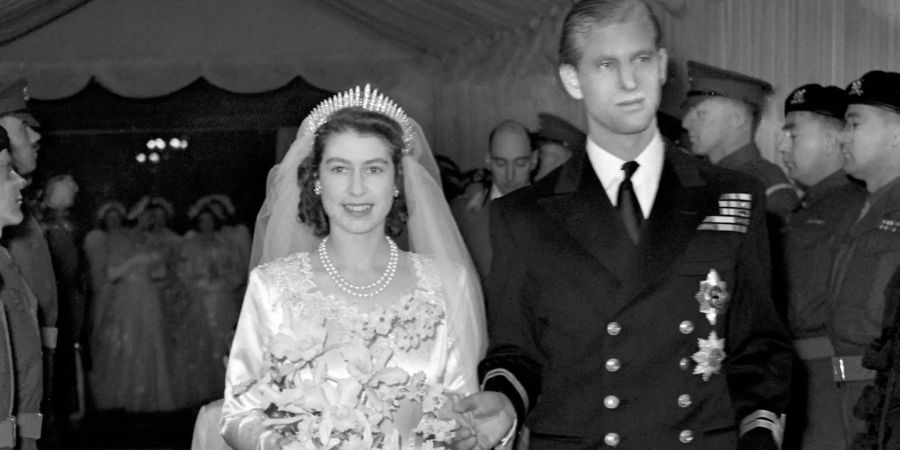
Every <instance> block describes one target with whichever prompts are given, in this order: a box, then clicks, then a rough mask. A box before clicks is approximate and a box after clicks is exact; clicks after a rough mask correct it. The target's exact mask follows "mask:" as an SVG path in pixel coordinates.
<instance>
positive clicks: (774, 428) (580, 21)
mask: <svg viewBox="0 0 900 450" xmlns="http://www.w3.org/2000/svg"><path fill="white" fill-rule="evenodd" d="M659 43H660V30H659V26H658V23H657V21H656V20H655V18H654V16H653V13H652V11H651V10H650V8H649V7H648V6H647V4H645V3H644V2H642V1H639V0H582V1H580V2H578V3H576V4H575V5H574V6H573V7H572V10H571V11H570V12H569V13H568V15H567V16H566V18H565V21H564V25H563V36H562V43H561V45H560V53H561V54H560V57H561V58H560V59H561V62H560V66H559V74H560V78H561V80H562V83H563V86H564V87H565V89H566V91H567V92H568V93H569V95H570V96H572V97H573V98H575V99H577V100H580V101H581V102H582V105H583V106H584V111H585V114H586V115H587V119H588V120H587V122H588V140H587V157H583V158H573V159H572V160H570V161H569V162H567V163H566V164H564V165H563V166H562V167H561V168H560V170H559V171H556V172H554V173H553V174H551V175H549V176H547V177H546V178H544V179H542V180H540V181H538V182H537V183H535V184H534V185H532V186H530V187H526V188H524V189H521V190H519V191H516V192H514V193H512V194H510V195H508V196H506V197H504V198H502V199H500V200H499V201H497V202H496V203H495V204H494V206H493V208H492V214H491V227H492V234H491V238H492V239H493V244H494V251H495V254H494V261H493V264H492V266H491V280H490V282H489V291H488V302H487V311H488V324H489V333H490V348H489V350H488V354H487V356H486V357H485V359H484V360H483V361H482V363H481V365H480V368H479V372H480V374H481V376H482V387H483V389H484V391H482V392H479V393H476V394H473V395H472V396H470V397H467V398H466V399H463V400H462V401H460V402H459V404H458V405H457V407H456V410H457V411H459V412H461V413H463V414H467V415H469V416H470V417H471V418H472V419H473V424H474V429H475V431H476V432H475V433H471V431H470V430H464V431H460V433H459V436H458V439H459V441H458V444H459V446H460V447H466V446H468V445H473V446H474V445H478V446H480V447H486V446H490V445H493V444H495V443H497V442H500V441H502V440H503V439H506V438H509V437H510V436H511V435H512V432H511V431H512V430H513V427H512V424H513V423H516V424H522V423H524V424H526V425H527V426H528V428H529V429H530V431H531V435H530V445H531V447H532V448H560V449H563V448H565V449H570V448H572V449H574V448H599V447H604V446H605V447H618V446H621V447H624V448H641V449H644V448H647V449H651V448H676V447H680V446H681V445H682V444H692V445H696V446H699V447H701V448H715V449H719V448H735V447H738V448H772V449H774V448H776V447H777V445H778V442H779V441H780V440H781V437H782V431H783V427H784V420H785V419H784V416H783V413H784V410H785V406H786V403H787V400H788V391H789V379H790V371H791V359H792V351H791V349H790V342H789V339H788V336H787V333H786V330H785V329H784V327H783V326H782V324H781V321H780V320H779V319H778V316H777V313H776V311H775V308H774V306H773V304H772V301H771V299H770V296H769V288H770V286H769V270H768V261H769V260H768V254H767V249H768V245H767V240H766V229H765V194H764V191H763V189H762V186H761V185H760V183H759V182H757V181H755V180H753V179H752V178H750V177H748V176H746V175H742V174H740V173H738V172H733V171H729V170H725V169H721V168H717V167H714V166H711V165H708V164H705V163H703V162H701V161H698V160H696V159H695V158H693V157H691V156H689V155H685V154H683V153H682V152H680V151H678V150H676V149H673V148H668V149H667V148H665V144H664V143H663V139H662V136H661V135H660V133H659V131H658V129H657V125H656V112H657V108H658V106H659V101H660V94H661V90H662V85H663V84H664V82H665V74H666V63H667V54H666V51H665V49H663V48H661V47H660V45H659Z"/></svg>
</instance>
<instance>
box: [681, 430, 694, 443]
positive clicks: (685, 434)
mask: <svg viewBox="0 0 900 450" xmlns="http://www.w3.org/2000/svg"><path fill="white" fill-rule="evenodd" d="M678 440H679V441H681V443H682V444H690V443H691V441H693V440H694V432H692V431H691V430H684V431H682V432H681V433H678Z"/></svg>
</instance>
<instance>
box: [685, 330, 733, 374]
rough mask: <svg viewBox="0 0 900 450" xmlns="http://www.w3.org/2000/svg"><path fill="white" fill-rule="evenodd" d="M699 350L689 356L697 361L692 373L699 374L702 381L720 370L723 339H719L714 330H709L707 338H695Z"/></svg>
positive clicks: (723, 355) (723, 357) (723, 353)
mask: <svg viewBox="0 0 900 450" xmlns="http://www.w3.org/2000/svg"><path fill="white" fill-rule="evenodd" d="M697 342H698V343H699V345H700V350H699V351H697V352H696V353H694V354H693V355H692V356H691V359H693V360H694V362H696V363H697V366H696V367H694V375H701V376H702V377H703V381H709V377H711V376H713V375H715V374H717V373H719V372H721V371H722V360H724V359H725V339H719V336H717V335H716V332H715V331H710V333H709V339H703V338H700V339H697Z"/></svg>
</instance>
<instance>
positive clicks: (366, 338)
mask: <svg viewBox="0 0 900 450" xmlns="http://www.w3.org/2000/svg"><path fill="white" fill-rule="evenodd" d="M365 317H366V318H365V319H359V321H358V322H356V323H354V324H353V326H344V327H337V328H335V327H327V326H326V318H325V317H323V316H315V317H311V318H310V317H308V316H307V317H300V318H297V319H295V320H292V321H291V322H293V323H292V325H291V326H282V327H281V328H280V329H279V332H278V333H277V334H276V335H275V336H274V337H273V339H272V341H271V342H270V344H269V346H268V349H267V355H268V358H269V361H268V363H269V364H268V369H267V370H266V371H265V373H264V374H263V375H262V376H261V377H260V378H258V379H256V380H253V381H251V382H250V383H248V384H247V385H244V386H242V387H241V388H239V389H236V391H235V394H236V395H240V393H241V392H247V391H249V390H253V391H255V395H257V396H259V397H260V398H263V399H264V400H263V404H268V407H267V408H266V409H265V415H266V417H267V418H266V419H265V422H264V423H265V425H266V426H267V427H268V428H269V429H271V430H274V431H276V432H277V433H279V434H280V435H281V439H280V444H281V446H282V448H284V449H292V450H293V449H354V450H355V449H369V448H383V449H400V448H414V449H426V450H427V449H433V448H440V447H443V446H444V444H446V443H447V442H449V441H450V440H451V439H452V438H453V434H454V430H455V429H456V428H457V427H458V426H459V425H460V422H461V421H464V419H463V418H462V417H461V416H460V415H458V414H456V413H454V412H452V406H453V403H454V402H455V401H456V397H455V395H454V394H452V393H449V392H445V390H444V388H443V386H442V385H441V384H440V383H434V382H432V381H430V380H428V379H426V376H425V374H424V373H422V372H417V373H413V374H410V373H408V372H407V371H406V370H404V369H403V368H401V367H395V366H391V365H389V362H390V360H391V358H392V356H393V353H394V350H392V348H398V349H400V350H409V349H411V348H416V347H418V345H419V343H420V342H422V341H423V340H426V339H430V338H433V336H434V333H435V325H436V324H437V323H438V321H439V320H440V319H441V318H442V317H443V311H442V310H441V309H440V308H439V307H436V306H435V305H433V304H432V303H430V302H427V301H416V299H415V298H414V297H411V298H410V299H409V301H407V302H406V303H404V304H403V305H402V306H398V307H396V308H391V309H387V310H385V309H382V310H379V311H378V312H376V313H375V314H372V315H370V316H365ZM296 330H303V331H302V333H298V332H297V331H296ZM389 334H390V335H391V337H392V339H393V343H391V342H389V340H388V339H387V337H388V335H389ZM335 361H337V363H339V364H340V365H342V366H345V367H346V371H339V373H341V374H342V375H341V376H336V375H335V374H333V373H329V364H331V365H335ZM343 374H346V376H344V375H343Z"/></svg>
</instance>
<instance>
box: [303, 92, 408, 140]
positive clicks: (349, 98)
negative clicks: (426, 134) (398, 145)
mask: <svg viewBox="0 0 900 450" xmlns="http://www.w3.org/2000/svg"><path fill="white" fill-rule="evenodd" d="M353 107H357V108H362V109H365V110H367V111H373V112H377V113H381V114H384V115H385V116H388V117H390V118H391V119H393V120H395V121H396V122H397V123H398V124H400V128H402V129H403V143H404V144H405V148H404V149H403V153H410V152H412V147H413V128H412V124H411V123H410V120H409V116H407V115H406V113H405V112H403V108H401V107H399V106H397V104H396V103H394V101H393V100H391V99H390V98H388V97H386V96H385V95H384V94H382V93H380V92H378V89H373V88H372V87H371V86H370V85H369V84H366V87H365V88H360V87H359V86H356V87H355V88H352V89H349V90H347V91H344V92H341V93H339V94H337V95H335V96H334V97H331V98H329V99H327V100H325V101H323V102H322V103H319V105H318V106H316V107H315V108H313V110H312V112H311V113H309V121H308V122H307V129H306V132H307V133H315V132H316V130H318V129H319V127H321V126H322V125H323V124H324V123H325V122H327V121H328V119H329V118H331V115H332V114H334V113H336V112H338V111H340V110H342V109H344V108H353Z"/></svg>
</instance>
